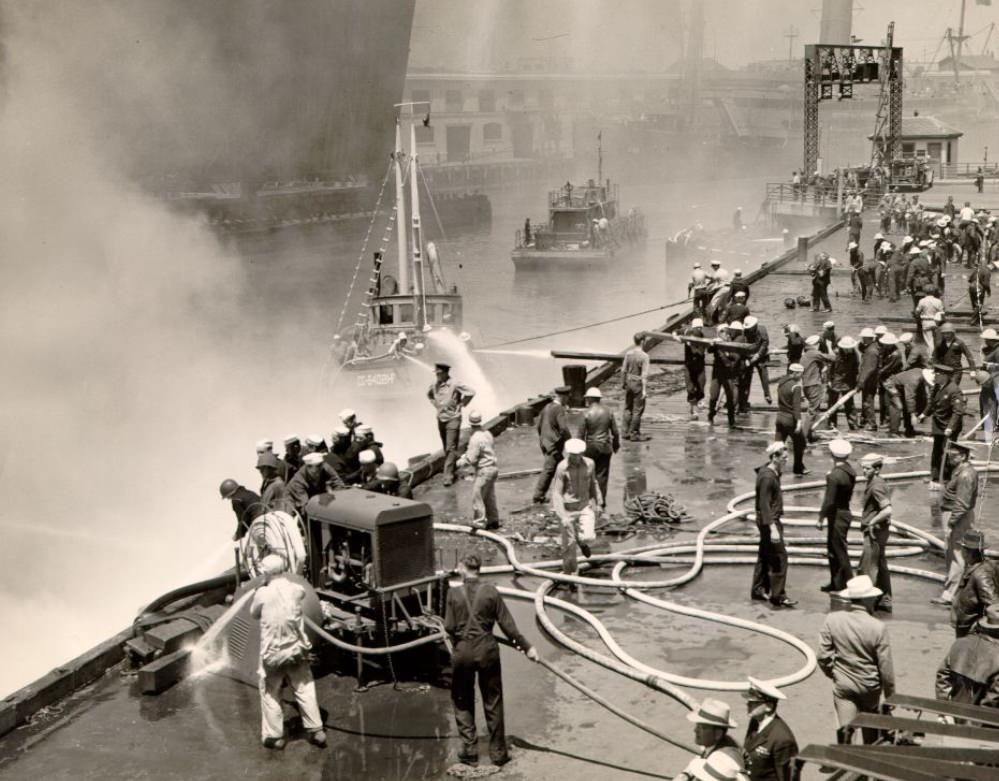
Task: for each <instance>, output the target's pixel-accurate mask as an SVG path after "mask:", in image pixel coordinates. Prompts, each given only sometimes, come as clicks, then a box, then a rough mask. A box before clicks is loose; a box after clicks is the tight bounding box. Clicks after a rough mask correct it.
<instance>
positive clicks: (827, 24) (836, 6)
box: [819, 0, 853, 46]
mask: <svg viewBox="0 0 999 781" xmlns="http://www.w3.org/2000/svg"><path fill="white" fill-rule="evenodd" d="M852 32H853V0H822V25H821V27H820V28H819V43H826V44H838V45H843V46H848V45H849V44H850V43H851V33H852Z"/></svg>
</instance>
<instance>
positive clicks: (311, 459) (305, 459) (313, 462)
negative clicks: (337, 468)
mask: <svg viewBox="0 0 999 781" xmlns="http://www.w3.org/2000/svg"><path fill="white" fill-rule="evenodd" d="M302 463H303V464H305V465H306V466H318V465H319V464H321V463H323V454H322V453H306V454H305V455H304V456H302Z"/></svg>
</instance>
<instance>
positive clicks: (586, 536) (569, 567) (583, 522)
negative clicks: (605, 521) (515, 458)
mask: <svg viewBox="0 0 999 781" xmlns="http://www.w3.org/2000/svg"><path fill="white" fill-rule="evenodd" d="M585 452H586V443H585V442H584V441H583V440H581V439H570V440H569V441H568V442H566V443H565V447H564V448H563V453H564V454H565V458H564V459H563V460H562V461H560V462H559V465H558V467H557V468H556V470H555V479H554V480H553V481H552V509H553V510H554V511H555V514H556V515H557V516H558V517H559V520H560V521H561V524H562V571H563V572H565V573H567V574H574V573H575V572H576V571H577V569H578V566H577V555H576V549H577V548H579V549H582V551H583V554H584V555H587V556H588V555H589V548H588V546H587V548H583V546H584V545H585V544H586V542H587V541H589V540H592V539H595V538H596V536H597V532H596V524H597V516H596V514H597V512H598V510H599V509H600V505H601V503H602V502H603V498H602V494H601V493H600V485H599V484H598V483H597V477H596V467H595V465H594V463H593V460H592V459H590V458H587V457H586V456H584V455H583V454H584V453H585Z"/></svg>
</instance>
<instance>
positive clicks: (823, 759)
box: [798, 744, 943, 781]
mask: <svg viewBox="0 0 999 781" xmlns="http://www.w3.org/2000/svg"><path fill="white" fill-rule="evenodd" d="M798 759H802V760H804V761H806V762H817V763H821V764H823V765H825V766H827V767H834V768H837V769H839V770H848V771H850V772H853V773H862V774H863V775H865V776H868V777H869V778H878V779H881V780H882V781H939V780H940V779H941V778H943V776H939V775H936V774H933V773H923V772H920V771H918V770H911V769H909V768H905V767H899V766H898V765H897V764H895V762H894V761H888V760H885V759H881V758H879V757H874V756H870V755H865V754H859V753H856V752H853V751H851V750H850V749H849V748H848V747H847V746H816V745H814V744H812V745H810V746H806V747H805V748H804V750H802V751H801V752H800V753H799V754H798Z"/></svg>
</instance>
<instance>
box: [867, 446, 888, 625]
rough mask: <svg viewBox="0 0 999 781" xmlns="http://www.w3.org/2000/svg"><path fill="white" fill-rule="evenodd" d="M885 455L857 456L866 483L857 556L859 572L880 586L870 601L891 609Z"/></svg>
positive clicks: (880, 608)
mask: <svg viewBox="0 0 999 781" xmlns="http://www.w3.org/2000/svg"><path fill="white" fill-rule="evenodd" d="M884 463H885V458H884V456H882V455H881V454H880V453H867V454H866V455H865V456H864V457H863V458H861V459H860V468H861V469H862V470H863V472H864V477H865V478H866V479H867V484H866V485H865V486H864V509H863V514H862V515H861V519H860V529H861V531H862V532H863V534H864V551H863V553H862V554H861V556H860V571H861V572H862V573H863V574H864V575H867V576H868V577H869V578H870V579H871V582H873V583H874V585H875V586H877V587H878V588H879V589H881V592H882V594H881V596H880V597H878V598H877V599H876V600H875V602H874V609H875V610H883V611H884V612H885V613H890V612H891V609H892V607H891V574H890V573H889V572H888V559H887V557H886V553H887V550H886V549H887V547H888V535H889V533H890V532H891V491H889V490H888V483H886V482H885V479H884V478H883V477H882V476H881V468H882V467H883V466H884Z"/></svg>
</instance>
